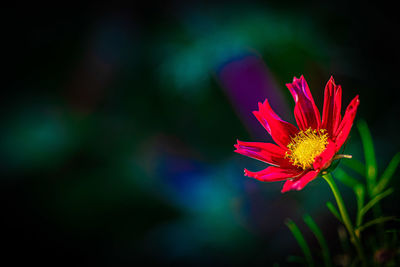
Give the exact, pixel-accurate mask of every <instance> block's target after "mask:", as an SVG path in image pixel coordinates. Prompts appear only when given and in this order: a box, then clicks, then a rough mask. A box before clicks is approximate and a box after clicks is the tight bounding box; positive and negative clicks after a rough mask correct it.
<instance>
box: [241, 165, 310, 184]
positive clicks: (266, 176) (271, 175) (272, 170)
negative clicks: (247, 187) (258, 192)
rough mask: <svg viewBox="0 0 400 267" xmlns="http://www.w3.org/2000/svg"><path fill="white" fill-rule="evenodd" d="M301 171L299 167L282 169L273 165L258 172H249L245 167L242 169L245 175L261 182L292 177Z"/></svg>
mask: <svg viewBox="0 0 400 267" xmlns="http://www.w3.org/2000/svg"><path fill="white" fill-rule="evenodd" d="M302 172H303V170H300V169H283V168H279V167H273V166H270V167H268V168H266V169H264V170H262V171H258V172H251V171H249V170H247V169H244V175H245V176H248V177H252V178H255V179H257V180H260V181H263V182H276V181H282V180H286V179H289V178H294V177H297V176H299V175H301V174H302Z"/></svg>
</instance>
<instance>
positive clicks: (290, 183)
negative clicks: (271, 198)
mask: <svg viewBox="0 0 400 267" xmlns="http://www.w3.org/2000/svg"><path fill="white" fill-rule="evenodd" d="M318 173H319V171H308V172H306V173H305V174H304V175H302V176H300V177H298V178H296V179H294V180H287V181H286V182H285V184H284V185H283V188H282V190H281V192H282V193H285V192H287V191H290V190H297V191H298V190H301V189H303V188H304V187H305V186H306V185H307V184H308V183H309V182H311V181H312V180H314V179H315V178H316V177H317V176H318Z"/></svg>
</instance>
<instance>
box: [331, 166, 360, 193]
mask: <svg viewBox="0 0 400 267" xmlns="http://www.w3.org/2000/svg"><path fill="white" fill-rule="evenodd" d="M335 177H336V179H338V180H339V181H340V182H341V183H343V184H344V185H347V186H348V187H351V188H354V187H355V186H357V185H359V184H360V182H359V181H357V180H356V179H354V178H353V177H351V176H350V175H348V174H347V173H346V172H345V171H344V170H343V169H340V168H339V169H337V170H336V172H335Z"/></svg>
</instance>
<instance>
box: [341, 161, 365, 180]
mask: <svg viewBox="0 0 400 267" xmlns="http://www.w3.org/2000/svg"><path fill="white" fill-rule="evenodd" d="M342 162H343V163H342V164H343V165H344V166H346V167H348V168H350V169H352V170H353V171H355V172H357V173H358V174H360V175H361V176H365V165H364V163H362V162H361V161H359V160H358V159H355V158H352V159H346V160H343V161H342Z"/></svg>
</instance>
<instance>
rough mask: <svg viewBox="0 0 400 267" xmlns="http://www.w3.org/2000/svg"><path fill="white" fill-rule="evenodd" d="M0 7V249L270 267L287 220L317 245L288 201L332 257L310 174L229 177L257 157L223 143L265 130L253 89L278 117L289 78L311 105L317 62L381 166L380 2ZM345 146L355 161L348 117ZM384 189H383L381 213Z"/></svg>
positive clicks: (386, 136) (388, 150) (390, 63)
mask: <svg viewBox="0 0 400 267" xmlns="http://www.w3.org/2000/svg"><path fill="white" fill-rule="evenodd" d="M2 13H3V14H2V16H1V17H2V19H1V20H2V29H3V30H2V33H1V35H2V46H3V49H2V52H3V57H2V58H3V60H2V65H3V68H2V69H3V71H2V74H3V75H2V76H3V83H2V92H3V93H2V97H1V100H2V104H1V111H2V112H1V126H2V127H1V128H2V130H1V132H0V136H1V143H0V145H1V150H0V160H1V161H0V162H1V165H0V166H1V171H2V175H1V185H0V199H1V203H2V204H1V209H2V216H1V218H2V219H1V221H2V223H3V224H4V225H3V226H2V227H1V228H2V230H3V231H2V232H3V233H2V235H1V237H0V238H1V240H2V243H3V244H4V245H5V247H6V249H5V250H3V251H2V253H4V256H5V257H2V258H3V260H4V261H7V260H12V261H13V262H14V263H15V264H17V263H18V262H20V261H21V262H22V261H25V260H28V261H30V262H32V263H33V262H39V263H49V264H52V265H59V264H62V263H67V264H73V265H80V264H96V265H99V264H104V265H110V266H119V265H134V264H135V263H138V262H142V261H144V262H147V263H158V264H182V265H185V264H191V265H204V264H211V265H222V264H228V265H234V264H241V263H248V264H259V265H266V266H269V265H271V264H273V263H279V264H280V265H283V266H285V265H286V264H288V263H287V262H286V257H287V256H288V255H301V252H300V250H299V248H298V245H297V244H296V242H295V240H294V238H293V237H292V235H291V233H290V232H289V230H288V229H287V227H286V226H285V225H284V220H285V218H292V219H293V220H294V221H295V222H296V223H298V224H299V226H300V228H301V229H303V230H304V232H305V235H306V237H307V238H308V239H309V240H310V243H311V245H312V247H315V248H318V244H317V243H316V241H315V240H313V236H312V234H311V233H310V232H309V230H308V232H307V229H306V228H305V226H304V224H302V221H301V216H302V215H303V214H304V213H308V214H310V215H311V216H312V217H313V218H314V219H315V221H316V222H317V224H318V225H319V226H320V227H321V228H322V230H323V232H324V234H326V236H327V238H328V239H329V245H330V248H331V249H332V251H333V252H334V253H333V254H335V253H340V248H338V246H337V242H338V241H337V237H336V229H337V224H336V221H335V219H334V218H333V217H332V215H331V214H330V213H329V212H328V211H327V209H326V207H325V205H324V203H325V202H326V201H328V200H332V196H331V194H330V192H329V188H328V186H327V185H326V183H324V182H323V181H321V179H317V180H315V181H313V182H312V183H310V184H309V185H308V186H307V187H306V188H305V189H304V190H302V191H300V192H290V193H286V194H281V193H280V189H281V186H282V184H281V183H271V184H267V183H261V182H258V181H255V180H251V179H248V178H246V177H244V176H243V168H248V169H250V170H260V169H261V168H263V167H266V166H265V165H264V164H262V163H259V162H256V161H254V160H251V159H248V158H246V157H243V156H241V155H237V154H234V153H233V144H234V143H235V142H236V139H240V140H244V141H270V139H269V137H268V136H267V133H266V132H265V131H264V130H263V129H262V127H261V126H260V125H258V124H257V122H256V120H255V118H254V117H253V115H252V114H251V110H255V109H256V107H257V102H258V101H263V100H264V99H265V97H269V99H270V102H271V103H272V104H271V105H272V107H273V108H275V109H276V110H277V112H278V113H279V114H281V115H282V117H283V118H284V119H285V120H288V121H291V122H294V119H293V115H292V110H293V100H292V99H291V96H290V95H289V93H288V90H287V89H286V87H285V84H286V83H289V82H291V81H292V79H293V76H297V77H299V76H300V75H302V74H303V75H304V77H305V78H306V80H307V82H308V84H309V86H310V89H311V92H312V93H313V96H314V99H315V101H316V103H317V106H318V107H319V108H320V109H321V111H322V103H323V89H324V87H325V84H326V82H327V81H328V80H329V78H330V76H331V75H333V76H334V78H335V81H336V83H337V84H340V85H342V87H343V105H344V106H343V109H342V112H344V110H345V107H346V106H347V104H348V103H349V102H350V100H351V99H352V98H353V97H354V96H355V95H356V94H359V95H360V101H361V104H360V107H359V111H358V114H357V119H360V118H363V119H365V120H366V121H367V123H368V125H369V127H370V130H371V132H372V135H373V138H374V144H375V152H376V154H377V160H378V171H379V172H380V173H381V172H382V170H383V169H384V167H385V166H386V165H387V164H388V162H389V160H390V158H391V157H392V156H393V155H394V154H395V153H396V152H398V151H399V148H400V142H399V139H398V132H399V130H400V127H399V115H400V114H399V108H398V99H397V96H398V95H399V94H398V90H399V84H398V77H399V74H398V73H399V59H400V57H399V55H400V52H399V51H400V50H399V42H398V40H399V38H398V29H399V21H398V20H399V19H398V14H397V12H396V9H395V8H394V7H393V6H390V5H387V4H385V3H383V2H378V3H373V4H367V3H365V2H364V3H362V4H356V3H352V4H349V3H347V2H345V1H343V2H330V3H328V2H324V3H320V2H314V3H299V2H297V1H293V2H285V3H283V2H281V1H272V2H269V3H266V2H252V3H248V2H245V1H236V2H230V1H229V2H228V1H226V2H218V3H213V2H212V1H210V2H192V3H186V2H183V1H182V2H179V1H175V2H174V1H167V2H163V3H157V2H152V1H149V2H144V3H143V2H141V3H136V4H134V3H131V4H123V3H114V4H108V5H105V4H104V5H103V4H81V5H74V6H73V5H70V4H67V3H62V2H61V3H53V4H42V5H39V4H35V5H33V4H32V5H29V6H27V5H22V4H21V6H18V7H13V8H4V9H2ZM238 77H239V78H238ZM238 92H239V93H238ZM238 96H240V97H238ZM274 101H275V102H274ZM274 103H275V104H274ZM357 119H356V120H357ZM347 152H348V153H350V154H353V155H354V157H356V158H358V159H359V160H361V161H363V153H362V146H361V142H360V139H359V135H358V132H357V130H356V129H353V131H352V136H351V139H350V141H349V145H348V149H347ZM397 176H398V172H397ZM392 183H393V185H394V187H395V188H398V185H399V179H396V177H395V178H394V179H393V182H392ZM341 189H342V190H343V192H344V193H345V195H346V199H347V200H348V202H349V203H353V204H350V209H351V207H352V205H353V206H354V197H353V196H352V195H351V194H350V192H349V190H348V189H346V188H344V187H343V188H342V187H341ZM398 200H399V195H398V193H397V191H396V192H395V193H394V194H393V195H392V196H391V197H390V198H388V199H386V200H385V201H386V202H383V203H384V204H383V207H384V211H385V212H387V214H388V215H396V214H397V213H398V211H399V209H398V207H396V205H390V203H395V202H396V201H398ZM385 203H386V204H385Z"/></svg>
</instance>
